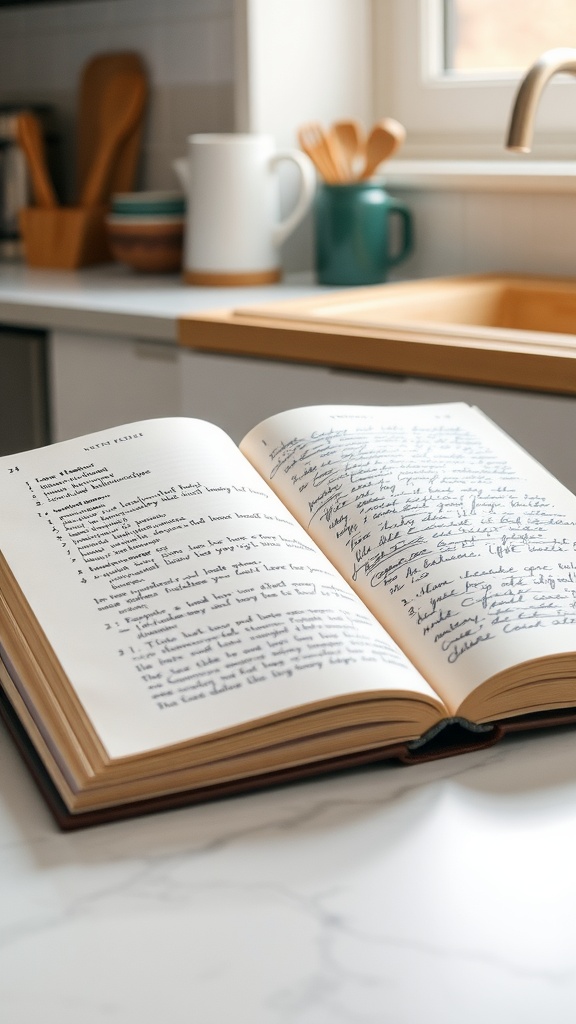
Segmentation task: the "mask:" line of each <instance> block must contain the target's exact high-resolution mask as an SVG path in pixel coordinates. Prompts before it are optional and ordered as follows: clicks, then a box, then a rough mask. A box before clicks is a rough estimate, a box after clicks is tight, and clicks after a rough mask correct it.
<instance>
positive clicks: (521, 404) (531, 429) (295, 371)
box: [182, 350, 576, 491]
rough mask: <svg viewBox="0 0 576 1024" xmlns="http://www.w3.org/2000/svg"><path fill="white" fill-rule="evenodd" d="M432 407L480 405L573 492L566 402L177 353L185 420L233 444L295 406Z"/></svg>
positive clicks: (570, 401)
mask: <svg viewBox="0 0 576 1024" xmlns="http://www.w3.org/2000/svg"><path fill="white" fill-rule="evenodd" d="M433 402H467V403H468V404H469V405H476V406H478V408H480V409H481V410H482V411H483V412H485V413H486V414H487V415H488V416H490V418H491V419H493V420H494V421H495V422H496V423H498V425H499V426H501V427H502V428H503V429H504V430H505V431H506V432H507V433H509V434H510V435H511V436H512V437H513V438H515V440H516V441H518V442H519V443H520V444H521V445H522V446H523V447H524V448H526V449H527V450H528V451H529V452H530V453H531V454H532V455H534V456H535V458H537V459H538V460H539V461H540V462H542V463H543V465H545V466H546V468H547V469H549V470H550V471H551V472H552V473H553V474H554V475H555V476H557V477H558V479H559V480H561V481H562V483H564V484H566V486H567V487H569V488H570V490H572V491H576V447H575V446H574V445H573V444H572V443H571V438H572V436H573V433H574V424H575V422H576V399H575V398H572V397H571V396H564V395H549V394H544V393H537V392H531V391H520V390H517V391H513V390H511V389H508V388H493V387H484V386H482V385H473V384H458V383H453V382H446V381H436V380H420V379H415V378H412V377H395V376H387V375H386V374H381V373H357V372H352V371H349V370H332V369H329V368H326V367H318V366H304V365H301V364H295V363H285V362H275V361H273V360H265V359H250V358H248V357H239V356H225V355H220V354H214V355H212V354H209V353H200V352H193V351H191V350H183V351H182V410H183V415H186V416H198V417H200V418H201V419H208V420H211V421H212V422H214V423H217V424H218V425H219V426H221V427H223V429H224V430H226V431H227V433H229V434H230V435H231V437H233V439H234V440H235V441H236V442H238V441H240V440H241V438H242V437H243V436H244V434H245V433H247V432H248V430H249V429H250V428H251V427H253V426H255V424H256V423H258V422H259V421H260V420H261V419H264V417H266V416H270V415H272V414H274V413H276V412H282V411H283V410H284V409H290V408H296V407H297V406H301V405H322V404H341V405H422V404H426V403H433Z"/></svg>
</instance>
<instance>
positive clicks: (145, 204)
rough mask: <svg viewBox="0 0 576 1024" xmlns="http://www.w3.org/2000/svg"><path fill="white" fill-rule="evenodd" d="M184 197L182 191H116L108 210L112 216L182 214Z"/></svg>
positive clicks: (184, 202) (184, 205)
mask: <svg viewBox="0 0 576 1024" xmlns="http://www.w3.org/2000/svg"><path fill="white" fill-rule="evenodd" d="M185 209H186V199H185V197H184V195H183V194H182V192H175V191H164V192H160V191H157V192H116V193H115V194H114V195H113V196H112V201H111V206H110V210H111V213H112V214H113V215H114V216H125V217H164V216H172V215H180V216H184V212H185Z"/></svg>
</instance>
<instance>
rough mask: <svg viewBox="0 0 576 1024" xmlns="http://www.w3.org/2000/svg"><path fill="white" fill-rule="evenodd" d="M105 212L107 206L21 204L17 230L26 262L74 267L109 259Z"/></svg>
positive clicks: (57, 266)
mask: <svg viewBox="0 0 576 1024" xmlns="http://www.w3.org/2000/svg"><path fill="white" fill-rule="evenodd" d="M107 213H108V209H107V207H80V206H58V207H54V208H46V207H32V206H29V207H25V208H24V209H23V210H21V211H20V230H21V233H22V239H23V243H24V259H25V261H26V264H27V265H28V266H29V267H45V268H50V269H54V270H76V269H77V268H78V267H86V266H89V265H90V264H93V263H107V262H109V261H110V260H111V259H112V254H111V252H110V247H109V244H108V237H107V231H106V223H105V218H106V215H107Z"/></svg>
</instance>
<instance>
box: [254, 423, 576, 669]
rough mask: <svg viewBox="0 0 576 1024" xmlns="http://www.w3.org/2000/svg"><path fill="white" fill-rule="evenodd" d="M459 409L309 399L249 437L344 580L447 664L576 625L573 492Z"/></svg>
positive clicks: (412, 640) (257, 459) (256, 455)
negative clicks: (308, 405)
mask: <svg viewBox="0 0 576 1024" xmlns="http://www.w3.org/2000/svg"><path fill="white" fill-rule="evenodd" d="M457 409H459V411H458V412H457V414H454V412H452V413H451V412H450V411H449V407H429V408H428V409H426V408H424V409H422V410H420V411H418V410H414V409H402V408H400V409H395V410H390V409H387V410H371V409H367V410H365V411H362V410H361V409H355V410H349V411H347V410H341V411H337V410H336V409H331V408H327V409H317V410H306V411H305V410H303V411H302V415H301V417H299V416H298V413H293V414H286V415H285V416H279V417H276V418H274V419H272V420H270V421H268V424H267V426H266V430H265V431H264V432H262V430H261V431H260V432H259V431H255V432H253V434H252V435H250V451H249V454H250V455H251V457H252V458H253V460H254V462H255V464H256V465H257V466H258V467H259V468H261V469H262V470H263V471H264V472H265V474H266V476H267V477H268V478H269V479H270V481H271V483H272V485H273V486H274V488H275V489H277V491H278V493H279V494H280V495H281V497H282V498H283V500H285V501H286V503H287V504H288V505H289V507H291V508H292V510H293V511H294V512H295V514H296V515H297V517H298V518H299V520H300V521H301V522H302V524H303V525H304V526H305V528H306V529H307V530H308V531H309V533H310V535H311V536H312V537H314V539H315V540H316V542H317V543H318V544H319V545H320V546H322V547H323V548H324V550H326V551H328V552H329V553H330V557H331V558H332V559H333V561H334V563H335V564H336V565H337V567H338V568H339V569H340V571H341V572H342V574H343V576H344V577H345V579H347V580H349V581H350V582H351V583H352V585H353V586H354V587H355V588H356V589H357V590H358V592H359V593H360V594H361V596H362V597H363V598H364V600H365V601H366V603H367V604H369V606H370V607H372V608H373V609H375V610H376V612H377V613H378V612H379V613H381V614H383V615H385V616H390V615H391V616H392V621H393V622H394V623H395V626H396V629H397V631H399V632H400V634H401V636H402V638H403V640H404V641H406V638H410V650H411V651H413V650H414V645H417V650H418V651H420V652H422V651H425V652H426V657H428V655H429V653H430V651H431V650H432V649H433V652H434V655H435V660H436V663H437V664H438V665H439V666H441V665H442V664H444V665H445V666H454V665H455V664H456V663H460V661H461V660H462V661H463V662H466V660H467V657H468V656H469V655H470V654H471V653H472V652H474V651H476V652H478V649H479V648H480V647H483V646H492V645H493V644H494V642H498V641H502V640H503V638H506V637H508V636H510V635H513V636H517V637H518V638H519V637H521V636H522V637H524V636H525V635H526V634H527V633H529V632H535V633H536V632H538V633H544V632H545V631H547V630H549V629H550V628H551V627H558V626H569V627H573V626H574V625H576V522H575V518H576V516H575V512H576V503H575V502H574V500H573V499H572V498H571V496H568V495H567V492H564V490H563V489H562V488H560V485H558V487H556V485H555V482H553V483H552V482H551V478H549V477H548V474H546V473H545V472H544V471H541V472H540V471H539V470H538V468H535V464H534V463H533V461H532V460H531V459H529V458H528V457H527V456H526V455H525V453H523V452H521V451H520V450H519V449H518V448H517V447H516V446H515V445H514V444H513V443H512V442H510V441H509V440H508V439H507V438H506V437H505V436H504V435H502V434H501V433H500V432H499V431H498V430H497V429H496V428H494V427H493V426H492V425H490V424H489V423H488V421H486V420H484V418H483V417H482V416H481V415H480V414H477V413H475V412H474V410H467V409H466V407H457ZM245 450H248V448H246V449H245ZM264 467H265V469H264ZM386 621H387V620H386Z"/></svg>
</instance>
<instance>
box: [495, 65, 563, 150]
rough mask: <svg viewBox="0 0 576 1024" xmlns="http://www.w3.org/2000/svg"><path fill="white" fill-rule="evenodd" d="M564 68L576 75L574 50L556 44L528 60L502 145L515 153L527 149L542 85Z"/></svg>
mask: <svg viewBox="0 0 576 1024" xmlns="http://www.w3.org/2000/svg"><path fill="white" fill-rule="evenodd" d="M562 71H566V72H568V73H569V74H571V75H576V50H575V49H571V48H570V47H567V46H559V47H557V48H556V49H554V50H546V52H545V53H543V54H542V56H541V57H539V58H538V60H537V61H536V62H535V63H534V64H532V66H531V67H530V68H528V71H527V72H526V74H525V76H524V78H523V79H522V81H521V83H520V86H519V88H518V92H517V93H516V98H515V100H514V105H513V107H512V115H511V117H510V126H509V128H508V138H507V140H506V149H511V150H513V151H514V152H515V153H529V152H530V149H531V146H532V136H533V134H534V117H535V114H536V108H537V106H538V102H539V100H540V96H541V95H542V93H543V91H544V87H545V86H546V84H547V83H548V82H549V81H550V79H551V78H552V76H553V75H556V74H558V73H559V72H562Z"/></svg>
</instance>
